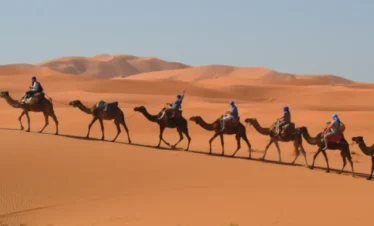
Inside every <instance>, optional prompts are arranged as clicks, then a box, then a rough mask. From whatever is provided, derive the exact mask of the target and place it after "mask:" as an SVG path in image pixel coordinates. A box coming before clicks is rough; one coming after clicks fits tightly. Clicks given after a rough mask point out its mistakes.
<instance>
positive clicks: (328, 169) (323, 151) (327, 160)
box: [322, 150, 330, 173]
mask: <svg viewBox="0 0 374 226" xmlns="http://www.w3.org/2000/svg"><path fill="white" fill-rule="evenodd" d="M322 154H323V156H324V157H325V160H326V165H327V170H326V172H327V173H329V172H330V165H329V159H328V158H327V154H326V150H322Z"/></svg>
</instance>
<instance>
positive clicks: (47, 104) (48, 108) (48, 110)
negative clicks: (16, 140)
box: [0, 91, 58, 135]
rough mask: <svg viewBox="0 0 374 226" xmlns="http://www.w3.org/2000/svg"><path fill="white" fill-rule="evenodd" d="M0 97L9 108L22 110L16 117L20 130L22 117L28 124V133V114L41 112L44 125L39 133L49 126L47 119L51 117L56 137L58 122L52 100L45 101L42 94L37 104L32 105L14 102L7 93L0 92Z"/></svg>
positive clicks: (28, 128)
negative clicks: (24, 117)
mask: <svg viewBox="0 0 374 226" xmlns="http://www.w3.org/2000/svg"><path fill="white" fill-rule="evenodd" d="M0 97H1V98H4V99H5V100H6V102H7V103H8V104H9V105H10V106H12V107H14V108H21V109H22V110H23V111H22V113H21V115H20V116H19V117H18V121H19V122H20V125H21V130H23V129H24V127H23V125H22V117H23V116H24V115H26V118H27V123H28V126H27V130H26V132H30V116H29V112H42V113H43V115H44V119H45V123H44V126H43V128H42V129H41V130H40V131H39V133H42V132H43V131H44V129H45V128H46V127H47V126H48V124H49V120H48V117H51V118H52V119H53V121H54V122H55V125H56V132H55V135H58V120H57V117H56V115H55V112H54V109H53V104H52V100H48V99H46V98H45V97H44V94H42V97H41V100H40V101H39V102H38V103H34V104H21V103H20V102H19V101H18V100H14V99H13V98H12V97H11V96H10V95H9V92H8V91H3V92H0Z"/></svg>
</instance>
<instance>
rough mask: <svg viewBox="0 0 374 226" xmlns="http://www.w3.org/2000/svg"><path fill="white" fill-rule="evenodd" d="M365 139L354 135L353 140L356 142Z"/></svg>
mask: <svg viewBox="0 0 374 226" xmlns="http://www.w3.org/2000/svg"><path fill="white" fill-rule="evenodd" d="M362 140H363V139H362V137H352V141H354V142H357V143H358V142H361V141H362Z"/></svg>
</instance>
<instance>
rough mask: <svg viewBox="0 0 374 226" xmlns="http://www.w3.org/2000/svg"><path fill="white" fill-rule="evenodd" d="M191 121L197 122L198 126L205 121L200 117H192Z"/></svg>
mask: <svg viewBox="0 0 374 226" xmlns="http://www.w3.org/2000/svg"><path fill="white" fill-rule="evenodd" d="M190 121H193V122H195V123H196V124H199V123H200V122H201V121H203V119H202V118H201V117H200V116H192V117H191V118H190Z"/></svg>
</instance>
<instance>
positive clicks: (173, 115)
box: [166, 110, 182, 119]
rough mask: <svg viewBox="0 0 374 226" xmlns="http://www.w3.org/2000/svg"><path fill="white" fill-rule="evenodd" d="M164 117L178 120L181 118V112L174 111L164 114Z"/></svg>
mask: <svg viewBox="0 0 374 226" xmlns="http://www.w3.org/2000/svg"><path fill="white" fill-rule="evenodd" d="M166 114H167V115H166V116H167V117H168V118H170V119H179V118H181V117H182V111H181V110H174V111H170V112H166Z"/></svg>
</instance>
